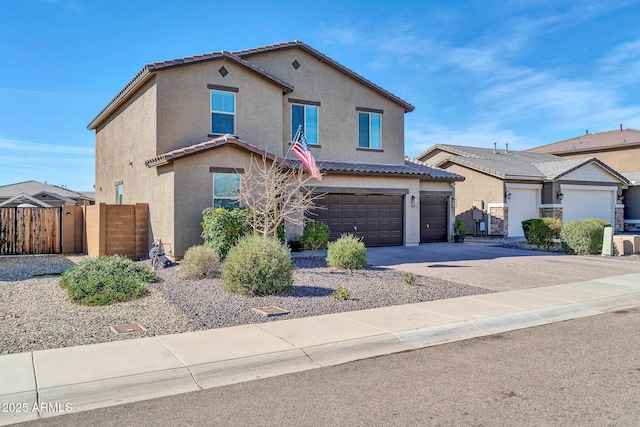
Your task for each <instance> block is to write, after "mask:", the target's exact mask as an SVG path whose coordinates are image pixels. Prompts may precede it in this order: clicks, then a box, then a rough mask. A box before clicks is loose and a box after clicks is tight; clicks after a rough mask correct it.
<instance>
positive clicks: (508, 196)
mask: <svg viewBox="0 0 640 427" xmlns="http://www.w3.org/2000/svg"><path fill="white" fill-rule="evenodd" d="M504 198H505V199H507V200H509V199H510V198H511V191H509V190H507V191H505V192H504Z"/></svg>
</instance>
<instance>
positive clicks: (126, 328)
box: [110, 323, 146, 334]
mask: <svg viewBox="0 0 640 427" xmlns="http://www.w3.org/2000/svg"><path fill="white" fill-rule="evenodd" d="M110 328H111V330H112V331H113V332H114V333H115V334H128V333H131V332H143V331H146V329H145V328H143V327H142V326H140V325H136V324H133V323H131V324H127V325H118V326H111V327H110Z"/></svg>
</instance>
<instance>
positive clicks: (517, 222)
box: [507, 188, 540, 237]
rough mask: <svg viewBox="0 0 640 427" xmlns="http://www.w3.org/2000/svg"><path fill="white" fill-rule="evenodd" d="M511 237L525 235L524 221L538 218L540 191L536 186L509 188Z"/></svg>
mask: <svg viewBox="0 0 640 427" xmlns="http://www.w3.org/2000/svg"><path fill="white" fill-rule="evenodd" d="M509 192H510V193H511V198H510V199H509V201H508V202H507V206H508V207H509V237H520V236H524V231H522V221H524V220H526V219H531V218H538V217H539V216H540V213H539V212H538V191H537V190H536V189H534V188H509Z"/></svg>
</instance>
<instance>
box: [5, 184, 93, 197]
mask: <svg viewBox="0 0 640 427" xmlns="http://www.w3.org/2000/svg"><path fill="white" fill-rule="evenodd" d="M20 193H25V194H28V195H30V196H36V195H38V194H42V193H46V194H48V195H51V196H54V197H57V198H61V199H65V200H70V199H87V200H92V199H90V198H89V197H87V196H85V195H83V194H80V193H77V192H75V191H72V190H69V189H67V188H63V187H60V186H57V185H52V184H45V183H42V182H39V181H34V180H31V181H24V182H17V183H15V184H8V185H3V186H0V199H4V198H8V197H13V196H15V195H17V194H20Z"/></svg>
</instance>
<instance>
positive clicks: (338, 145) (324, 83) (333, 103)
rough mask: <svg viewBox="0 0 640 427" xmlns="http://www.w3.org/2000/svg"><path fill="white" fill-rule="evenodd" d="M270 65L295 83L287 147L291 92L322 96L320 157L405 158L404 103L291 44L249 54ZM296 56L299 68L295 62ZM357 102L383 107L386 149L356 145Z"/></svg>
mask: <svg viewBox="0 0 640 427" xmlns="http://www.w3.org/2000/svg"><path fill="white" fill-rule="evenodd" d="M247 59H248V60H249V61H250V62H252V63H254V64H256V65H258V66H259V67H261V68H263V69H265V70H266V71H268V72H270V73H272V74H274V75H276V76H278V77H279V78H281V79H283V80H284V81H286V82H288V83H291V84H292V85H294V86H295V90H294V91H293V92H292V93H290V94H288V95H286V96H285V97H283V98H282V103H281V107H280V108H281V111H282V112H283V118H282V123H283V127H282V135H281V140H282V141H283V144H284V146H283V150H284V152H286V150H287V149H288V143H289V142H290V140H291V133H290V132H291V103H290V102H289V101H288V100H289V98H293V99H302V100H306V101H314V102H320V103H321V106H320V107H319V109H318V125H319V130H318V132H319V144H320V148H315V149H313V150H312V151H313V154H314V156H315V158H316V160H338V161H345V160H348V161H353V162H362V163H374V164H384V163H388V164H402V163H403V162H404V114H405V113H404V109H403V108H402V107H401V106H400V105H398V104H396V103H395V102H392V101H391V100H389V99H388V98H386V97H384V96H382V95H380V94H378V93H377V92H375V91H373V90H372V89H370V88H368V87H367V86H365V85H363V84H361V83H359V82H357V81H356V80H354V79H352V78H350V77H348V76H347V75H346V74H344V73H342V72H341V71H338V70H336V69H334V68H333V67H331V66H329V65H327V64H325V63H323V62H320V61H318V59H317V58H315V57H313V56H311V55H309V54H308V53H306V52H304V51H303V50H301V49H287V50H282V51H276V52H270V53H267V54H262V55H254V56H250V57H248V58H247ZM294 60H296V61H298V63H299V64H300V67H299V68H298V69H297V70H296V69H295V68H294V67H292V66H291V63H292V62H293V61H294ZM356 107H363V108H372V109H378V110H383V114H382V152H379V151H362V150H357V149H356V148H357V147H358V111H356Z"/></svg>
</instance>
